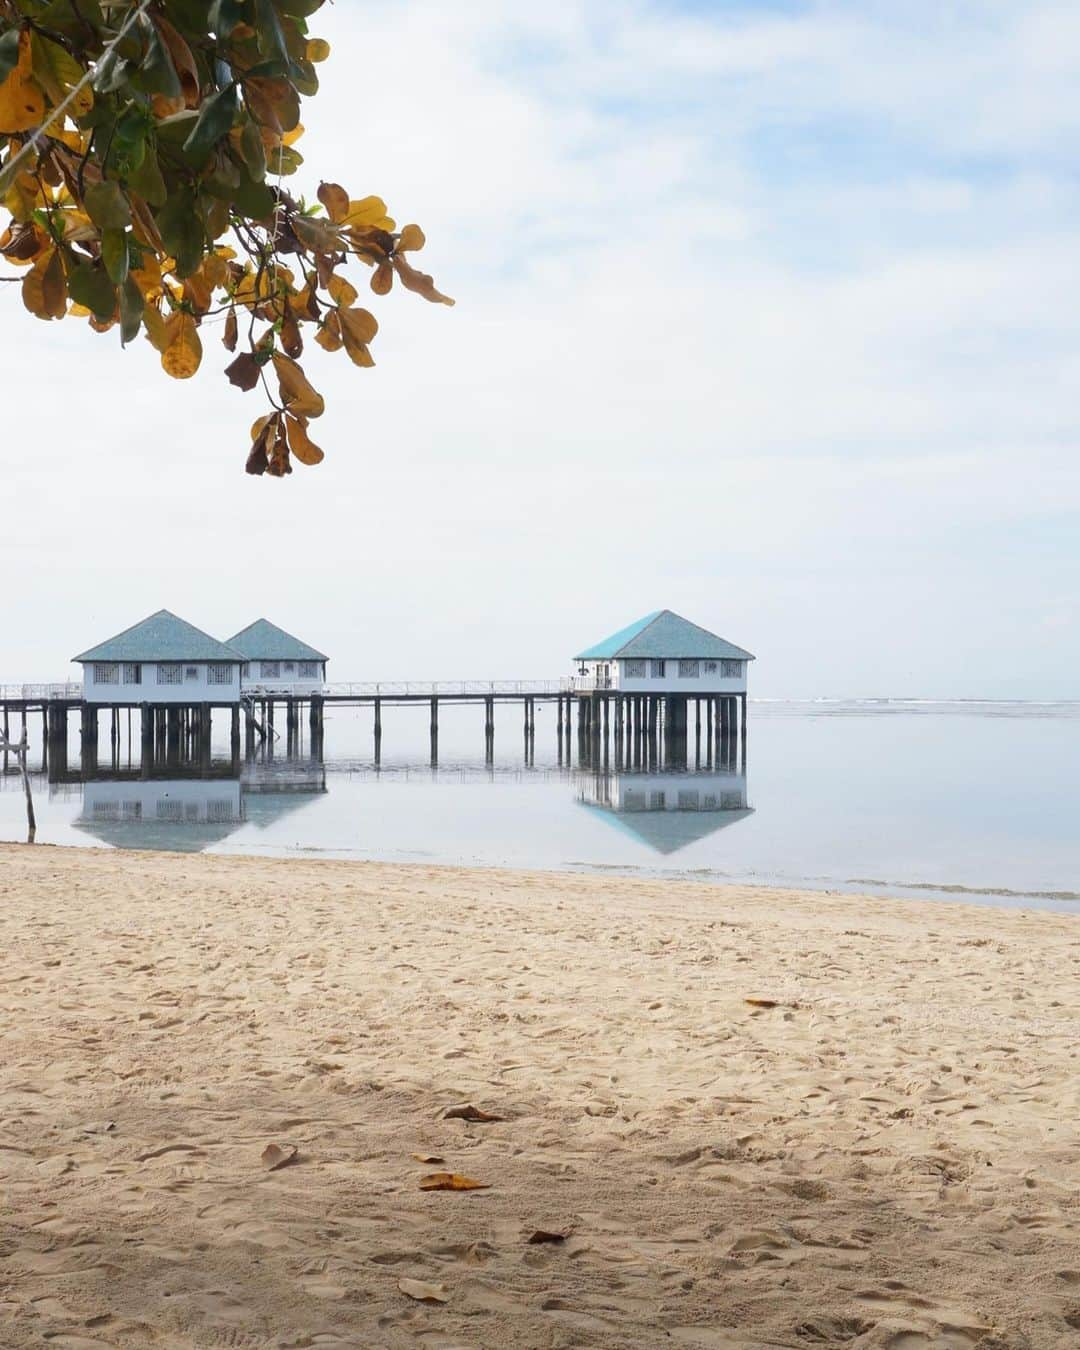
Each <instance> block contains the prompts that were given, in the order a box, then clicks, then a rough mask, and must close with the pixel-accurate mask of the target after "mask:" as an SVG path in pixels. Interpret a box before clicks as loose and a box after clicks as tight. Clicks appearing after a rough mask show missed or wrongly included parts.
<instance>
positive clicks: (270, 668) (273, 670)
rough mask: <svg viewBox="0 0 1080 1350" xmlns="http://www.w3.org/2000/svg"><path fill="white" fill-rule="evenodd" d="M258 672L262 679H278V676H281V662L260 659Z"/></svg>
mask: <svg viewBox="0 0 1080 1350" xmlns="http://www.w3.org/2000/svg"><path fill="white" fill-rule="evenodd" d="M259 673H260V674H261V675H262V677H263V679H264V680H276V679H279V678H280V676H281V662H280V661H260V662H259Z"/></svg>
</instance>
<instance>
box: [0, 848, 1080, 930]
mask: <svg viewBox="0 0 1080 1350" xmlns="http://www.w3.org/2000/svg"><path fill="white" fill-rule="evenodd" d="M31 847H33V848H39V849H40V848H53V849H62V850H64V851H73V852H77V853H78V852H84V853H116V854H120V855H126V854H132V855H136V856H138V855H145V856H153V857H163V858H168V857H180V858H191V857H213V858H238V859H242V860H248V861H250V862H258V861H268V862H280V863H294V862H295V863H323V862H327V863H354V864H356V865H357V866H364V867H417V868H428V869H446V870H447V871H462V872H508V873H513V874H515V875H521V876H538V877H544V876H583V877H591V876H595V877H600V878H603V877H610V878H620V879H623V880H626V881H641V882H649V883H654V884H657V885H682V884H687V885H697V886H707V887H710V888H712V889H715V890H720V891H727V890H739V891H753V892H781V893H783V894H784V895H802V896H831V895H837V896H844V897H847V898H849V899H864V900H899V901H922V902H928V903H934V904H947V905H949V906H950V907H954V906H956V905H963V906H966V907H970V908H974V909H989V910H991V911H995V910H1019V909H1027V910H1031V911H1032V912H1033V913H1041V914H1064V915H1069V914H1075V915H1077V916H1078V917H1080V891H1061V890H1036V891H1028V890H1018V889H1016V888H1014V887H1010V886H973V885H969V884H967V883H964V882H931V881H888V880H885V879H879V878H873V877H866V878H860V877H853V878H849V879H845V880H834V879H831V878H821V879H818V878H813V877H810V878H808V877H799V878H795V879H791V880H776V881H747V880H740V879H738V878H734V877H727V876H723V875H721V874H717V873H713V872H710V870H709V869H708V868H692V869H688V870H686V871H680V870H678V869H675V868H670V869H668V868H663V867H660V866H656V867H649V866H647V865H644V864H634V863H588V862H578V861H571V862H567V863H564V864H563V865H562V866H552V867H514V866H512V865H510V864H502V863H486V862H476V863H463V862H436V861H430V860H427V859H423V858H401V859H398V858H377V857H360V856H353V855H350V854H349V853H348V851H347V850H344V849H333V848H319V847H310V848H304V847H302V846H299V845H297V846H295V847H294V848H293V849H290V850H289V851H285V850H284V849H283V850H282V851H280V852H276V853H272V852H269V851H267V852H264V853H248V852H245V851H243V850H239V849H238V850H236V851H233V850H231V849H228V848H223V849H217V848H215V847H214V846H209V847H207V848H202V849H192V850H177V849H144V848H137V849H128V848H123V847H116V846H114V845H111V844H97V845H94V844H84V843H81V842H80V843H77V844H64V843H56V842H51V841H48V840H39V841H38V842H37V843H35V844H33V845H29V844H26V843H25V842H23V841H20V840H17V839H0V850H4V849H9V848H13V849H22V848H31ZM1028 901H1031V902H1035V903H1030V904H1029V903H1026V902H1028Z"/></svg>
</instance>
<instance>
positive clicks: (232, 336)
mask: <svg viewBox="0 0 1080 1350" xmlns="http://www.w3.org/2000/svg"><path fill="white" fill-rule="evenodd" d="M238 337H239V332H238V325H237V322H236V310H235V309H230V310H229V313H228V315H227V316H226V318H225V331H224V333H222V335H221V341H222V343H223V344H224V346H225V350H226V351H229V352H234V351H236V341H237V338H238Z"/></svg>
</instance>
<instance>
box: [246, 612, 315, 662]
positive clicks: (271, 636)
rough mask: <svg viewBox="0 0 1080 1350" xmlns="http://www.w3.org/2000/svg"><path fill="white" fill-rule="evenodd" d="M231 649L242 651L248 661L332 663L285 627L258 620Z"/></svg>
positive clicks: (266, 620) (265, 620)
mask: <svg viewBox="0 0 1080 1350" xmlns="http://www.w3.org/2000/svg"><path fill="white" fill-rule="evenodd" d="M229 646H230V647H234V648H235V649H236V650H237V651H238V652H240V653H241V654H242V655H243V657H244V660H245V661H329V660H330V658H329V657H328V656H327V655H326V654H325V652H318V651H316V650H315V648H314V647H309V646H308V644H307V643H306V642H301V641H300V639H299V638H295V637H293V635H292V634H291V633H286V632H285V630H284V628H279V627H278V626H277V624H274V623H271V622H270V620H269V619H256V620H255V622H254V623H250V624H248V626H247V627H246V628H244V629H242V630H241V631H240V632H239V633H237V634H236V635H235V636H234V637H231V638H230V639H229Z"/></svg>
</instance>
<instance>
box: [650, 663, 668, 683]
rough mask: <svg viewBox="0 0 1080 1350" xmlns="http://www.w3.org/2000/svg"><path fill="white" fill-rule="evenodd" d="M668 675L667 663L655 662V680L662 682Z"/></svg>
mask: <svg viewBox="0 0 1080 1350" xmlns="http://www.w3.org/2000/svg"><path fill="white" fill-rule="evenodd" d="M666 674H667V662H666V661H654V662H653V663H652V677H653V679H654V680H662V679H663V678H664V676H665V675H666Z"/></svg>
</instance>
